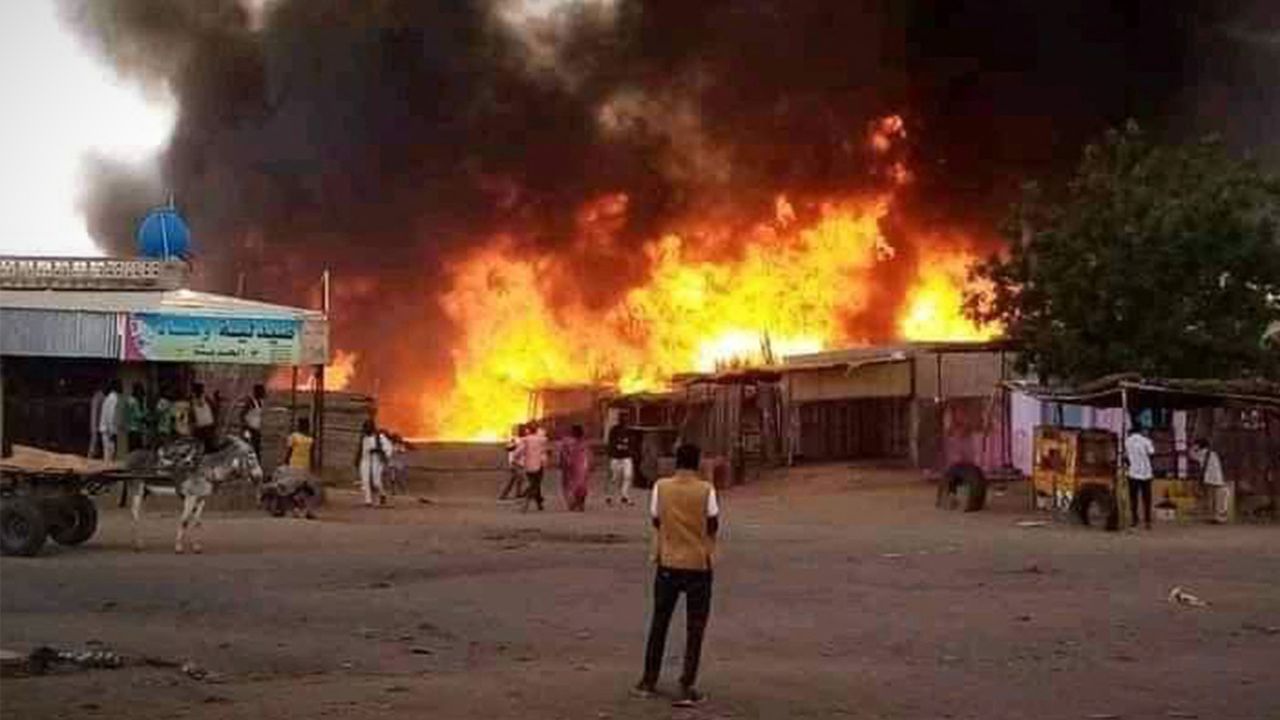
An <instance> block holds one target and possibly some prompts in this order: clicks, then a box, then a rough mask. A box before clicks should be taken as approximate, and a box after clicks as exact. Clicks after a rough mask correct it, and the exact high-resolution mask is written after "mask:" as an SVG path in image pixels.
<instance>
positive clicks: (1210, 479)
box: [1191, 448, 1227, 485]
mask: <svg viewBox="0 0 1280 720" xmlns="http://www.w3.org/2000/svg"><path fill="white" fill-rule="evenodd" d="M1191 457H1193V458H1195V459H1196V462H1197V463H1200V467H1202V468H1204V484H1205V485H1226V484H1227V481H1226V479H1225V478H1223V476H1222V460H1221V459H1220V458H1219V457H1218V453H1216V452H1214V451H1212V450H1209V449H1207V448H1206V449H1204V450H1200V449H1196V450H1192V451H1191Z"/></svg>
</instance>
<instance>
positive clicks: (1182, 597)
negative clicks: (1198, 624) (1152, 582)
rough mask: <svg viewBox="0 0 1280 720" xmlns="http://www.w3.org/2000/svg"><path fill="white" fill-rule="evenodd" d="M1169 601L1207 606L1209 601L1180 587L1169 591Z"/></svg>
mask: <svg viewBox="0 0 1280 720" xmlns="http://www.w3.org/2000/svg"><path fill="white" fill-rule="evenodd" d="M1169 602H1171V603H1177V604H1179V605H1186V606H1187V607H1201V608H1202V607H1209V603H1207V602H1205V601H1204V600H1201V599H1200V598H1198V597H1196V596H1195V595H1192V594H1191V593H1189V592H1187V591H1186V590H1183V589H1182V588H1181V587H1176V588H1174V589H1172V590H1170V591H1169Z"/></svg>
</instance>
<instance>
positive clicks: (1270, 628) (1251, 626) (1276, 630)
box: [1240, 622, 1280, 635]
mask: <svg viewBox="0 0 1280 720" xmlns="http://www.w3.org/2000/svg"><path fill="white" fill-rule="evenodd" d="M1240 628H1241V629H1242V630H1251V631H1253V632H1256V633H1262V634H1263V635H1280V626H1276V625H1259V624H1257V623H1251V622H1247V623H1244V624H1242V625H1241V626H1240Z"/></svg>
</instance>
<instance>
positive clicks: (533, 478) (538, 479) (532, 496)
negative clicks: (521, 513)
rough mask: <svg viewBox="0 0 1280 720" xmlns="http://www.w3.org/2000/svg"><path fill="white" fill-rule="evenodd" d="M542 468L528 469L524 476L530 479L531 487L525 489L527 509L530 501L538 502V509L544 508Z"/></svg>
mask: <svg viewBox="0 0 1280 720" xmlns="http://www.w3.org/2000/svg"><path fill="white" fill-rule="evenodd" d="M543 472H544V471H542V470H529V471H526V472H525V474H524V477H525V479H526V480H528V481H529V487H528V488H526V489H525V491H524V506H525V508H526V509H527V508H528V507H529V503H530V501H532V502H535V503H537V504H538V509H539V510H541V509H542V473H543Z"/></svg>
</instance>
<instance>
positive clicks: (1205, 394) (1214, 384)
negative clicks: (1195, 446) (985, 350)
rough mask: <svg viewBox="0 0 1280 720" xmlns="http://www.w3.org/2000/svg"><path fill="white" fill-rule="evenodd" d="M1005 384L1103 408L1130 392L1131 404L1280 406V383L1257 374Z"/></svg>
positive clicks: (1124, 376) (1036, 394) (1041, 396)
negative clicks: (1070, 383) (1068, 384)
mask: <svg viewBox="0 0 1280 720" xmlns="http://www.w3.org/2000/svg"><path fill="white" fill-rule="evenodd" d="M1004 387H1006V388H1008V389H1010V390H1014V391H1017V392H1022V393H1025V394H1027V395H1030V396H1032V397H1034V398H1036V399H1038V400H1044V401H1048V402H1059V403H1066V404H1069V405H1087V406H1090V407H1103V408H1118V407H1123V405H1124V400H1123V396H1124V395H1125V394H1126V393H1127V394H1128V400H1129V406H1130V407H1165V408H1172V409H1176V410H1190V409H1195V408H1204V407H1222V406H1226V405H1263V406H1269V407H1275V408H1280V383H1275V382H1272V381H1269V380H1262V379H1253V378H1244V379H1235V380H1217V379H1176V378H1144V377H1142V376H1140V375H1137V374H1132V373H1125V374H1119V375H1108V376H1106V377H1102V378H1099V379H1097V380H1094V381H1091V382H1088V383H1082V384H1080V385H1076V386H1073V387H1060V386H1044V385H1036V384H1033V383H1027V382H1022V381H1010V382H1006V383H1004Z"/></svg>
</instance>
